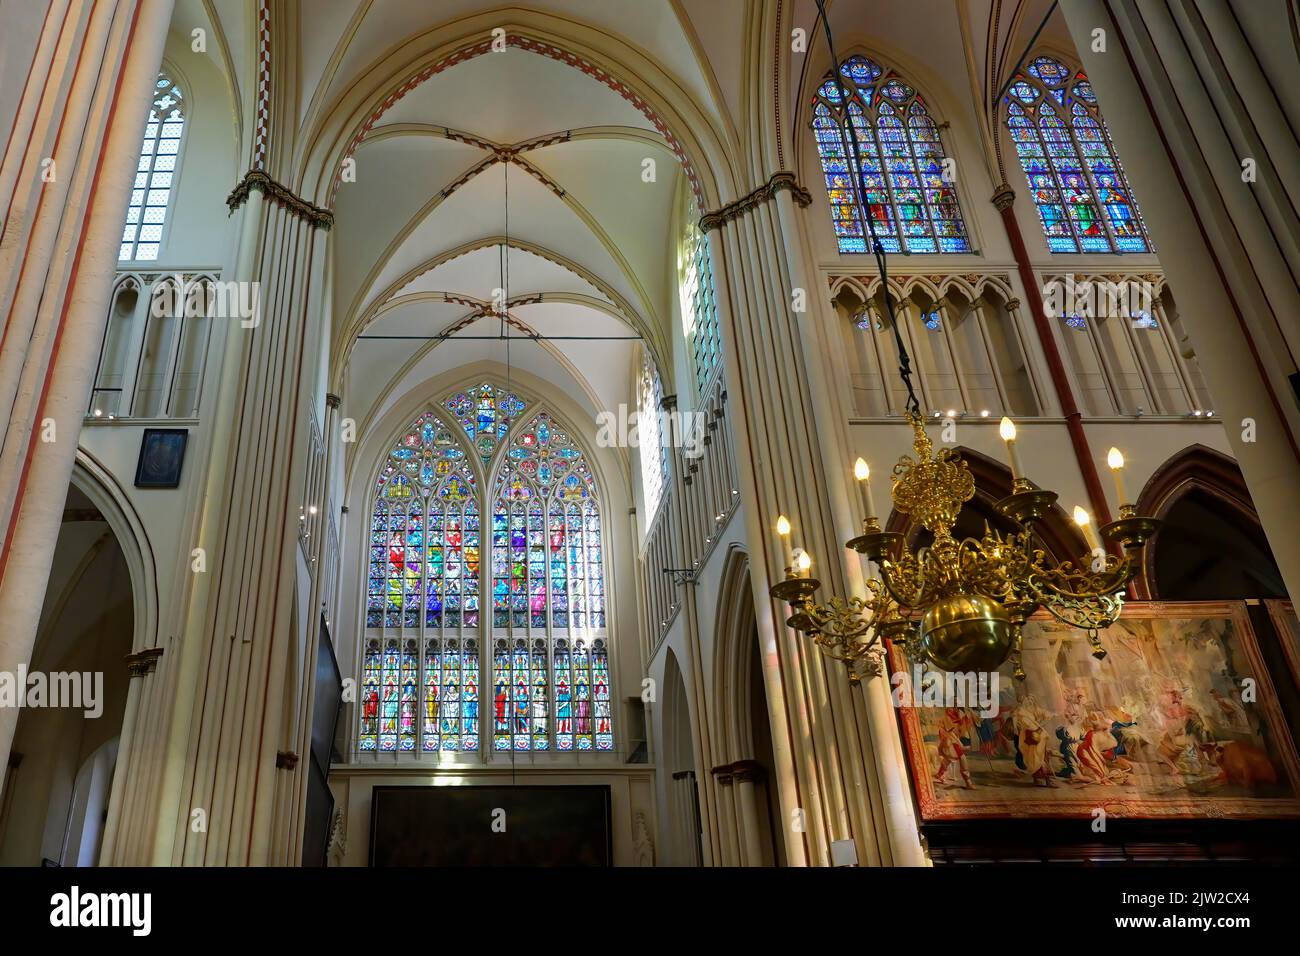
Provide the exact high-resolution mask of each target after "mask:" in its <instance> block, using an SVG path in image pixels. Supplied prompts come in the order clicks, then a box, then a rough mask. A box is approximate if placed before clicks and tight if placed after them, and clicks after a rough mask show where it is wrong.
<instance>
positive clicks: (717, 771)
mask: <svg viewBox="0 0 1300 956" xmlns="http://www.w3.org/2000/svg"><path fill="white" fill-rule="evenodd" d="M710 776H712V777H713V786H714V787H715V788H716V790H717V802H718V826H719V829H720V830H721V836H722V840H721V843H722V859H721V860H719V861H718V863H720V864H721V865H722V866H741V865H743V861H742V858H741V848H740V844H739V841H738V839H737V836H736V791H735V788H734V787H733V786H732V784H733V780H732V778H731V766H730V765H726V766H722V767H714V768H713V771H712V772H711V774H710Z"/></svg>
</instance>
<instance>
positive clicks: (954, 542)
mask: <svg viewBox="0 0 1300 956" xmlns="http://www.w3.org/2000/svg"><path fill="white" fill-rule="evenodd" d="M908 419H909V421H910V423H911V426H912V431H913V444H912V447H913V450H914V455H912V456H908V455H904V456H903V457H902V458H900V459H899V461H898V463H897V464H896V465H895V466H894V469H893V482H892V485H893V487H892V493H891V498H892V501H893V505H894V510H895V511H897V512H898V513H899V514H905V515H910V516H911V518H912V520H913V521H914V522H915V523H916V524H917V525H919V526H920V527H922V528H924V529H925V530H927V531H929V532H930V533H931V534H932V535H933V536H934V541H933V543H931V544H930V545H929V546H928V547H923V548H919V549H917V550H915V551H912V550H910V549H908V548H907V546H906V542H905V540H904V537H903V535H901V534H899V533H898V532H893V531H883V530H881V527H880V520H879V518H878V516H876V515H875V514H874V513H873V512H874V510H875V509H874V508H873V507H872V505H871V495H870V492H869V490H868V485H867V482H868V481H869V471H868V469H867V468H866V467H865V463H863V462H862V460H861V459H859V461H858V467H857V469H856V471H857V475H858V478H859V482H860V486H861V487H862V489H863V500H864V504H865V505H866V511H867V517H866V519H865V520H864V521H863V525H862V534H861V535H859V536H858V537H856V538H853V539H852V540H850V541H848V542H847V543H846V545H845V546H846V547H848V548H851V549H853V550H854V551H857V552H859V553H860V554H863V555H865V556H866V557H867V559H868V560H869V561H870V562H871V563H872V564H874V565H875V566H876V568H877V570H878V572H879V576H878V577H877V578H871V579H869V580H868V581H867V582H866V593H865V594H864V595H861V596H855V597H851V598H849V599H848V600H844V599H843V598H840V597H838V596H835V597H832V598H830V600H829V601H827V602H826V603H824V604H819V603H817V602H816V601H815V600H814V595H815V594H816V593H817V591H818V589H819V588H820V587H821V583H820V582H819V581H817V580H816V579H814V578H813V577H812V576H811V568H812V559H811V556H810V555H808V554H807V552H803V551H799V552H796V551H795V550H793V549H791V548H790V546H789V538H790V530H791V529H790V523H789V521H788V520H786V519H785V518H784V517H782V518H780V519H778V522H777V531H778V533H779V534H780V536H781V540H782V542H783V544H784V546H785V553H786V556H787V563H788V565H789V566H788V567H787V568H786V569H785V580H783V581H780V582H778V583H777V584H775V585H773V586H772V588H771V594H772V596H773V597H775V598H777V599H779V600H782V601H787V602H789V604H790V606H791V610H792V612H793V613H792V615H791V617H790V619H789V621H788V622H787V623H788V624H789V625H790V626H791V627H793V628H795V629H796V630H798V631H801V632H803V633H804V634H807V635H808V636H810V637H811V638H812V639H813V640H814V641H815V642H816V643H817V645H818V646H820V647H821V648H822V649H823V650H824V651H825V652H826V653H827V654H828V655H829V656H830V657H832V658H834V659H836V660H841V661H844V662H845V663H846V664H847V665H848V666H849V673H850V679H851V680H852V681H853V682H854V683H857V682H858V681H860V680H861V679H862V678H863V677H864V676H873V675H876V674H879V673H880V672H881V657H882V651H883V644H882V641H883V639H885V638H888V639H891V640H893V641H895V642H898V643H900V644H901V645H902V647H903V649H904V650H905V651H906V653H907V654H908V656H909V657H910V658H912V659H913V660H917V661H921V660H925V661H928V662H930V663H932V664H933V665H934V666H936V667H938V668H940V669H941V670H946V671H963V672H966V671H973V672H989V671H994V670H996V669H997V668H998V667H1000V666H1001V665H1002V663H1003V662H1004V661H1005V660H1006V659H1007V658H1008V656H1010V657H1011V659H1012V665H1013V669H1014V674H1015V677H1016V678H1017V679H1021V680H1023V679H1024V676H1025V674H1024V670H1023V668H1022V667H1021V662H1020V639H1021V629H1022V627H1023V626H1024V623H1025V621H1026V620H1028V618H1029V616H1030V615H1031V614H1033V613H1034V612H1035V611H1037V610H1038V609H1040V608H1044V609H1046V610H1047V611H1049V612H1050V613H1051V614H1052V616H1053V617H1055V618H1057V619H1058V620H1060V621H1062V622H1064V623H1066V624H1068V625H1070V626H1071V627H1077V628H1080V629H1082V630H1084V631H1086V632H1087V634H1088V639H1089V642H1090V644H1091V646H1092V653H1093V656H1094V657H1096V658H1097V659H1098V660H1100V659H1101V658H1103V657H1105V656H1106V651H1105V650H1104V649H1103V648H1102V646H1101V639H1100V637H1099V636H1098V632H1099V631H1100V630H1102V629H1103V628H1106V627H1108V626H1110V625H1111V624H1113V623H1114V622H1115V621H1116V619H1117V618H1118V617H1119V615H1120V611H1121V609H1122V608H1123V604H1124V589H1125V587H1126V586H1127V585H1128V583H1129V581H1131V580H1132V578H1133V576H1134V575H1135V574H1136V573H1137V570H1138V568H1139V567H1140V563H1141V562H1140V549H1141V548H1142V547H1143V545H1145V543H1146V541H1147V540H1148V539H1149V538H1150V537H1151V535H1152V534H1154V533H1155V531H1156V530H1157V528H1158V527H1159V522H1158V521H1157V520H1156V519H1154V518H1149V517H1143V516H1140V515H1138V514H1137V511H1136V509H1135V508H1134V507H1133V505H1131V504H1125V505H1122V506H1121V508H1120V517H1119V520H1117V521H1112V522H1111V523H1109V524H1107V525H1104V526H1103V527H1102V528H1101V529H1100V531H1101V535H1102V537H1103V538H1104V539H1105V541H1106V542H1108V543H1110V544H1112V545H1116V546H1118V548H1119V549H1122V553H1120V554H1116V553H1113V552H1111V551H1107V550H1106V549H1105V548H1103V547H1102V546H1101V545H1100V544H1099V543H1098V541H1097V539H1096V536H1095V535H1094V534H1093V532H1092V529H1091V527H1090V526H1089V520H1090V519H1089V517H1088V515H1087V513H1086V512H1084V511H1083V509H1081V508H1077V509H1075V520H1076V521H1077V522H1078V523H1079V525H1080V527H1081V529H1082V530H1083V532H1084V535H1085V538H1086V540H1087V541H1088V544H1089V547H1090V551H1089V552H1088V553H1087V554H1084V555H1082V556H1080V557H1079V558H1076V559H1072V560H1066V561H1062V562H1056V561H1054V560H1053V559H1052V558H1050V557H1049V556H1048V555H1047V553H1046V552H1045V551H1044V549H1043V548H1042V547H1040V546H1039V543H1038V538H1037V534H1036V531H1035V525H1036V523H1037V522H1039V521H1040V520H1041V519H1042V518H1043V517H1045V516H1046V515H1047V514H1048V513H1049V512H1050V510H1051V509H1052V507H1053V506H1054V505H1055V503H1056V498H1057V495H1056V493H1055V492H1053V491H1045V490H1043V489H1040V488H1037V487H1035V486H1034V484H1033V483H1032V482H1031V481H1029V480H1028V479H1026V478H1024V477H1021V476H1017V477H1015V478H1014V480H1013V482H1012V493H1011V494H1010V495H1008V496H1007V497H1005V498H1003V499H1002V500H1001V501H998V502H997V503H996V504H995V505H994V507H995V508H996V510H997V511H998V512H999V513H1000V514H1003V515H1005V516H1006V517H1008V518H1011V519H1013V520H1014V521H1015V522H1017V523H1018V524H1019V526H1020V527H1019V530H1016V531H1012V532H1000V531H997V530H995V529H992V528H990V527H989V526H988V524H987V523H986V524H985V528H984V533H983V535H981V536H980V537H978V538H974V537H969V538H963V539H961V540H958V539H957V538H956V537H955V536H954V534H953V528H954V526H955V525H956V523H957V516H958V514H959V513H960V511H961V508H962V505H963V504H964V503H965V502H967V501H969V500H970V499H971V498H972V497H973V496H974V494H975V479H974V476H973V475H971V473H970V469H969V468H968V467H967V465H966V462H964V461H962V460H961V458H960V456H958V455H957V453H956V452H955V451H953V450H952V449H949V448H944V449H940V450H939V451H937V452H936V451H935V450H934V447H933V444H932V442H931V441H930V436H929V435H928V434H927V433H926V430H925V425H924V424H923V423H922V421H921V418H920V416H919V415H918V414H916V413H915V411H912V412H909V415H908ZM1002 425H1003V436H1004V437H1006V435H1007V433H1008V431H1011V433H1012V436H1013V437H1011V438H1009V439H1008V444H1009V445H1010V444H1013V443H1014V431H1012V429H1014V426H1013V425H1012V424H1011V422H1010V421H1009V420H1008V419H1003V422H1002ZM1008 426H1010V428H1008ZM1013 457H1014V456H1013ZM1110 459H1111V461H1112V464H1113V463H1114V462H1115V461H1116V460H1118V461H1119V464H1118V465H1114V470H1115V473H1116V482H1117V484H1119V486H1120V488H1121V495H1122V487H1123V486H1122V483H1120V481H1119V469H1120V468H1122V467H1123V462H1122V456H1120V455H1119V452H1118V450H1117V449H1112V450H1111V455H1110ZM1017 470H1018V469H1017Z"/></svg>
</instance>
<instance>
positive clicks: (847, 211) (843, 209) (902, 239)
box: [812, 56, 971, 253]
mask: <svg viewBox="0 0 1300 956" xmlns="http://www.w3.org/2000/svg"><path fill="white" fill-rule="evenodd" d="M840 78H841V81H842V83H843V86H844V91H845V93H846V94H847V96H848V101H847V102H845V101H844V99H843V97H842V96H841V94H840V84H837V83H836V82H835V77H834V76H832V75H830V74H827V76H826V79H825V81H823V83H822V84H821V86H819V87H818V88H817V93H816V95H815V96H814V97H813V102H812V112H813V136H814V138H815V139H816V142H817V152H818V154H819V155H820V156H821V163H822V172H823V173H824V174H825V177H826V192H827V197H828V198H829V199H830V204H831V216H832V219H833V220H834V223H835V236H836V238H837V239H838V241H839V249H840V252H870V251H871V245H870V239H871V237H872V236H873V235H874V236H875V237H876V238H878V239H879V240H880V245H881V247H882V248H883V249H884V250H885V251H886V252H915V253H931V252H938V253H962V252H970V251H971V245H970V240H969V238H968V237H967V235H966V224H965V222H964V221H963V220H962V215H961V206H960V204H959V203H958V201H957V191H956V189H955V188H953V177H952V175H951V173H950V171H949V170H950V169H951V166H950V164H948V163H947V162H946V157H945V155H944V149H943V143H942V141H941V140H940V138H939V126H938V124H936V123H935V121H934V118H933V117H932V116H931V115H930V111H929V109H928V107H927V106H926V104H925V100H924V99H922V97H921V95H920V94H919V93H918V92H917V91H916V89H915V88H914V87H913V86H911V85H910V84H908V83H907V82H906V81H904V80H903V79H902V78H901V77H900V76H899V75H898V74H897V73H895V72H894V71H893V70H890V69H886V68H885V67H882V66H881V65H879V64H878V63H875V62H873V61H872V60H869V59H868V58H867V57H865V56H853V57H850V58H849V59H847V60H845V61H844V62H843V63H841V64H840ZM850 120H851V122H852V124H853V130H854V131H855V132H856V134H857V140H858V149H859V150H860V151H861V158H862V169H861V171H860V172H859V175H860V176H861V180H860V182H861V186H862V195H863V197H864V198H865V200H866V203H867V206H868V212H869V215H870V217H871V220H870V222H868V221H867V220H866V219H865V218H864V216H863V211H862V209H861V208H860V207H859V205H858V202H857V199H856V197H855V196H854V189H853V180H852V178H851V177H852V175H853V173H851V172H850V167H851V166H854V165H855V164H854V163H853V161H852V159H851V158H850V157H849V155H848V152H846V145H845V144H846V143H847V144H848V145H847V150H848V151H851V150H852V149H853V140H852V138H851V137H850V134H849V129H848V124H849V122H850Z"/></svg>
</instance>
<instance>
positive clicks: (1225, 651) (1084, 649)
mask: <svg viewBox="0 0 1300 956" xmlns="http://www.w3.org/2000/svg"><path fill="white" fill-rule="evenodd" d="M1101 640H1102V645H1103V646H1104V647H1105V649H1106V651H1107V654H1106V657H1105V658H1104V659H1102V660H1100V661H1099V660H1097V659H1095V658H1094V657H1093V656H1092V654H1091V648H1090V646H1089V642H1088V636H1087V633H1086V632H1084V631H1081V630H1078V629H1076V628H1072V627H1069V626H1068V625H1065V624H1062V623H1060V622H1059V621H1056V620H1055V619H1053V618H1051V617H1050V616H1048V615H1046V614H1045V613H1042V612H1040V613H1039V614H1036V615H1035V616H1034V617H1033V618H1031V619H1030V621H1028V622H1027V623H1026V625H1025V629H1024V641H1023V659H1024V669H1025V672H1026V678H1025V680H1023V681H1018V680H1016V679H1015V678H1014V677H1013V676H1012V673H1011V667H1010V665H1009V664H1007V665H1004V666H1003V667H1002V669H1001V670H1000V671H999V672H998V675H997V677H998V680H997V681H996V683H994V682H989V683H990V684H991V685H992V686H991V687H990V692H989V693H987V694H986V695H985V696H986V699H984V700H981V701H978V702H976V703H977V706H973V707H967V706H947V705H948V704H950V703H952V701H948V700H942V701H934V699H933V698H931V700H930V701H928V702H929V703H930V704H931V705H930V706H916V707H900V708H899V716H900V722H901V724H902V731H903V739H904V746H905V748H906V751H907V756H908V765H909V769H910V772H911V775H912V780H913V786H914V789H915V792H916V795H917V800H918V803H919V805H920V810H921V816H922V817H923V819H925V820H927V821H931V820H970V819H981V818H985V819H989V818H992V819H997V818H1001V819H1011V818H1025V817H1039V818H1050V817H1061V818H1069V817H1094V818H1095V817H1096V816H1097V810H1099V809H1101V810H1104V811H1105V812H1106V815H1107V816H1113V817H1131V818H1136V819H1204V818H1206V817H1212V818H1235V819H1265V818H1276V817H1296V816H1300V757H1298V756H1297V753H1296V748H1295V743H1294V741H1293V739H1292V736H1291V733H1290V731H1289V729H1288V727H1287V723H1286V720H1285V717H1284V715H1283V713H1282V710H1281V707H1280V706H1279V703H1278V698H1277V694H1276V693H1275V690H1274V687H1273V684H1272V682H1271V680H1270V678H1269V673H1268V669H1267V667H1266V665H1265V663H1264V659H1263V657H1262V655H1261V653H1260V650H1259V646H1258V644H1257V642H1256V640H1255V636H1254V632H1253V631H1252V629H1251V624H1250V617H1249V615H1248V614H1247V611H1246V607H1245V605H1244V604H1242V603H1241V602H1229V601H1223V602H1185V603H1184V602H1169V603H1157V602H1151V603H1142V604H1137V603H1135V604H1131V605H1128V606H1127V607H1125V609H1124V613H1123V616H1122V617H1121V618H1120V619H1119V620H1118V621H1117V622H1116V623H1115V624H1113V625H1112V626H1111V627H1109V628H1107V629H1106V630H1104V631H1102V632H1101ZM890 664H891V670H892V671H893V672H894V674H895V675H897V674H899V673H901V674H902V677H901V678H898V677H896V678H895V680H899V681H901V680H906V681H908V682H909V686H910V682H911V677H910V676H909V675H911V674H912V673H913V669H912V665H911V664H910V662H908V660H907V658H906V655H904V654H903V652H902V649H901V648H898V647H892V646H891V648H890ZM940 676H942V675H940ZM899 696H900V697H901V696H902V695H899ZM916 700H925V698H924V696H922V697H916V696H910V697H907V698H904V702H907V701H916ZM957 703H959V704H960V703H963V702H961V701H958V702H957Z"/></svg>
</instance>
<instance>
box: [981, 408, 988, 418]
mask: <svg viewBox="0 0 1300 956" xmlns="http://www.w3.org/2000/svg"><path fill="white" fill-rule="evenodd" d="M988 417H989V410H988V409H987V408H981V409H980V418H988Z"/></svg>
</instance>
